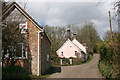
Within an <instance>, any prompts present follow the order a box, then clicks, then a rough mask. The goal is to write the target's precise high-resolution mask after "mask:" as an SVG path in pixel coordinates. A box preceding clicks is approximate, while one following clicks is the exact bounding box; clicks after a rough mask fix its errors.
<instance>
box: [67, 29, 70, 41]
mask: <svg viewBox="0 0 120 80" xmlns="http://www.w3.org/2000/svg"><path fill="white" fill-rule="evenodd" d="M67 39H70V30H69V29H68V30H67Z"/></svg>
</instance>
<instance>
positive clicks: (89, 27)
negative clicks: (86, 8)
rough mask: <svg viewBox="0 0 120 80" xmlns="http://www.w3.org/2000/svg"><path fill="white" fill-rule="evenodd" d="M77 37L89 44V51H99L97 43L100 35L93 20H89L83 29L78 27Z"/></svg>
mask: <svg viewBox="0 0 120 80" xmlns="http://www.w3.org/2000/svg"><path fill="white" fill-rule="evenodd" d="M77 32H78V33H77V39H78V41H79V42H81V43H86V44H87V46H88V53H91V54H92V53H94V52H97V43H98V42H99V41H100V37H99V36H98V33H97V31H96V29H95V26H94V24H93V23H92V22H88V23H86V24H85V25H83V27H82V28H81V29H77Z"/></svg>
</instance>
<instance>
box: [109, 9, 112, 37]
mask: <svg viewBox="0 0 120 80" xmlns="http://www.w3.org/2000/svg"><path fill="white" fill-rule="evenodd" d="M109 23H110V35H111V38H112V36H113V34H112V25H111V14H110V11H109Z"/></svg>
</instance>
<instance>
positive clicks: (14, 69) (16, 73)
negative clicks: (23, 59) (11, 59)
mask: <svg viewBox="0 0 120 80" xmlns="http://www.w3.org/2000/svg"><path fill="white" fill-rule="evenodd" d="M2 78H3V79H24V80H29V79H30V77H29V72H27V71H26V70H25V69H24V68H22V67H20V66H13V65H10V66H6V67H3V68H2Z"/></svg>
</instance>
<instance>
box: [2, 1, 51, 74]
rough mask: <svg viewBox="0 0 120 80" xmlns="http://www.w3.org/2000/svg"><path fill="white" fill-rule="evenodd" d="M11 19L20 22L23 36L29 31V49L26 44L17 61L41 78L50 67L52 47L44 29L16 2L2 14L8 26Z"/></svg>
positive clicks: (16, 57)
mask: <svg viewBox="0 0 120 80" xmlns="http://www.w3.org/2000/svg"><path fill="white" fill-rule="evenodd" d="M9 19H11V21H17V22H19V27H20V28H22V30H21V34H25V33H26V31H25V29H27V30H28V35H27V42H28V45H27V47H26V46H24V44H22V45H21V47H22V49H21V50H22V51H21V53H22V54H21V56H15V59H17V60H18V63H17V64H20V65H21V66H22V67H25V66H27V70H28V71H30V72H31V73H32V74H33V75H38V76H39V75H41V74H43V73H44V72H45V71H46V70H47V69H48V68H49V67H50V61H49V55H50V45H51V42H50V40H49V38H48V36H47V33H46V32H45V30H44V28H43V27H41V26H40V25H39V24H38V23H37V22H36V21H35V20H34V19H33V18H32V17H31V16H30V15H29V14H28V13H27V12H26V11H25V10H24V9H23V8H22V7H20V6H19V5H18V4H17V3H16V2H13V3H12V4H10V5H9V6H8V7H7V8H6V9H5V10H4V11H3V13H2V20H3V23H6V24H7V22H8V21H9ZM23 50H24V51H23ZM23 54H24V55H25V56H24V55H23ZM25 60H27V62H26V63H24V62H25ZM23 61H24V62H23Z"/></svg>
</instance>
